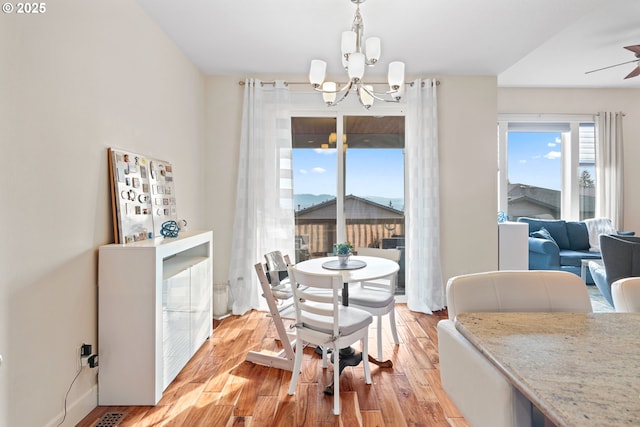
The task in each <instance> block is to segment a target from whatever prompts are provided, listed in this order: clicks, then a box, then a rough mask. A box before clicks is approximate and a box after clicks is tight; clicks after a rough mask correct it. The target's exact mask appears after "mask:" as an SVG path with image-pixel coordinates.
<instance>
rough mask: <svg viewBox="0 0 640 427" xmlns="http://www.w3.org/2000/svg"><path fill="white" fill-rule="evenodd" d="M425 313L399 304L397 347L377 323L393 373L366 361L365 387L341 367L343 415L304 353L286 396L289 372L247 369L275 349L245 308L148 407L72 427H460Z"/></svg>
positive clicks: (93, 417)
mask: <svg viewBox="0 0 640 427" xmlns="http://www.w3.org/2000/svg"><path fill="white" fill-rule="evenodd" d="M446 315H447V314H446V310H443V311H440V312H437V313H435V314H433V315H426V314H421V313H415V312H412V311H409V310H408V309H407V307H406V305H405V304H398V305H397V311H396V319H397V322H398V334H399V336H400V340H401V344H400V345H399V346H395V345H394V344H393V340H392V338H391V335H390V333H389V330H388V329H389V327H388V320H387V319H386V318H385V319H383V337H384V338H385V340H384V341H385V342H384V349H383V355H384V357H385V360H386V359H391V360H392V361H393V368H380V367H377V366H376V365H373V364H371V374H372V380H373V384H371V385H366V384H365V383H364V372H363V369H362V365H360V366H357V367H353V368H346V369H345V371H344V372H343V373H342V375H341V379H340V399H341V405H342V414H341V415H339V416H334V415H333V414H332V408H333V406H332V405H333V399H332V398H331V397H330V396H325V395H324V394H323V390H324V386H325V385H326V384H328V383H329V382H330V381H331V375H332V368H327V369H322V367H321V359H320V356H319V355H317V354H316V353H315V352H314V349H313V348H306V349H305V354H306V357H305V360H304V362H303V367H302V373H301V375H300V379H299V382H298V386H297V389H296V394H295V395H294V396H289V395H288V394H287V390H288V387H289V382H290V380H291V372H288V371H284V370H280V369H276V368H269V367H265V366H260V365H256V364H253V363H250V362H246V361H245V360H244V359H245V355H246V353H247V351H248V350H257V351H264V350H273V351H277V350H278V349H279V341H277V340H276V337H277V333H276V330H275V328H274V327H273V322H272V321H271V318H270V317H268V316H267V313H264V312H258V311H252V312H250V313H248V314H246V315H244V316H231V317H228V318H226V319H224V320H222V321H215V322H214V332H213V336H212V337H211V338H210V339H209V340H208V341H207V342H205V344H204V345H203V346H202V348H200V350H199V351H198V352H197V353H196V355H195V356H194V357H193V359H192V360H191V361H190V362H189V363H188V364H187V366H186V367H185V368H184V369H183V370H182V372H181V373H180V374H179V375H178V377H177V378H176V379H175V380H174V381H173V383H171V385H169V387H168V388H167V390H165V392H164V394H163V397H162V399H161V401H160V402H159V403H158V405H156V406H126V407H113V406H99V407H97V408H95V409H94V410H93V411H92V412H91V413H90V414H89V415H87V417H85V419H84V420H82V422H80V423H79V424H78V426H79V427H93V426H94V425H95V424H96V423H97V422H98V421H99V420H100V419H101V417H102V416H103V415H104V414H105V413H108V412H124V413H125V416H124V417H123V418H122V421H120V422H119V423H118V424H117V425H118V427H125V426H225V427H231V426H250V427H258V426H266V427H274V426H287V427H288V426H314V427H328V426H344V427H352V426H387V427H391V426H430V427H438V426H443V427H446V426H451V427H468V424H467V423H466V422H465V420H464V418H463V417H462V416H461V415H460V414H459V412H458V410H457V409H456V407H455V405H453V403H451V401H450V400H449V398H448V397H447V395H446V394H445V392H444V391H443V390H442V387H441V384H440V370H439V361H438V342H437V333H436V328H435V326H436V323H437V322H438V320H440V319H442V318H445V317H446ZM376 345H377V343H376V330H375V322H374V324H373V325H372V326H371V327H370V330H369V351H370V354H372V355H375V354H377V348H376Z"/></svg>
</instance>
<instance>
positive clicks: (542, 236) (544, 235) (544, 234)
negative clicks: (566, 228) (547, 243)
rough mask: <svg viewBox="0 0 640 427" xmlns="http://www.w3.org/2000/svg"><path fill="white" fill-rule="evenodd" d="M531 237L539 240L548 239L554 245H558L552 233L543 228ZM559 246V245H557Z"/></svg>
mask: <svg viewBox="0 0 640 427" xmlns="http://www.w3.org/2000/svg"><path fill="white" fill-rule="evenodd" d="M530 236H531V237H536V238H538V239H547V240H551V241H552V242H553V243H556V241H555V240H554V239H553V237H552V236H551V233H549V230H547V229H546V228H544V227H542V228H541V229H540V230H538V231H534V232H533V233H531V234H530ZM556 244H557V243H556Z"/></svg>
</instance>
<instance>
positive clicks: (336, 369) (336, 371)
mask: <svg viewBox="0 0 640 427" xmlns="http://www.w3.org/2000/svg"><path fill="white" fill-rule="evenodd" d="M332 354H333V414H334V415H340V350H339V349H337V348H335V346H334V347H333V351H332Z"/></svg>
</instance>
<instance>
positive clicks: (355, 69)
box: [347, 52, 365, 82]
mask: <svg viewBox="0 0 640 427" xmlns="http://www.w3.org/2000/svg"><path fill="white" fill-rule="evenodd" d="M364 63H365V58H364V54H363V53H360V52H354V53H352V54H351V55H349V65H348V69H347V72H348V73H349V78H350V79H351V80H352V81H356V82H358V81H360V80H362V78H363V77H364Z"/></svg>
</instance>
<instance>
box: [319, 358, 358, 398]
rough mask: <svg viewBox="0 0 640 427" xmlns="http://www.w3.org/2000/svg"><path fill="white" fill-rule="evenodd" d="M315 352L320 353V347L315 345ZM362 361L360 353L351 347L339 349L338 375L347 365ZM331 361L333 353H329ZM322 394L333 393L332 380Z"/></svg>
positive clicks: (330, 394) (356, 364) (354, 364)
mask: <svg viewBox="0 0 640 427" xmlns="http://www.w3.org/2000/svg"><path fill="white" fill-rule="evenodd" d="M316 353H318V354H320V355H322V348H320V347H316ZM360 362H362V353H361V352H356V351H355V350H354V349H353V347H345V348H341V349H340V363H339V366H338V375H340V374H342V371H344V368H346V367H347V366H358V365H359V364H360ZM331 363H333V354H331ZM324 394H327V395H329V396H332V395H333V381H332V382H331V384H329V385H328V386H326V387H325V389H324Z"/></svg>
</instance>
